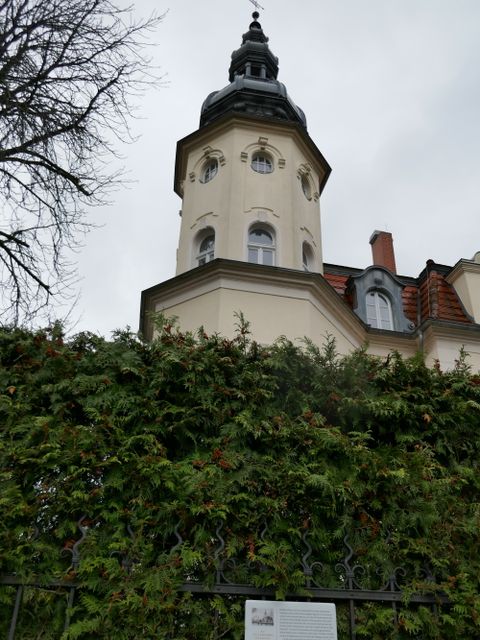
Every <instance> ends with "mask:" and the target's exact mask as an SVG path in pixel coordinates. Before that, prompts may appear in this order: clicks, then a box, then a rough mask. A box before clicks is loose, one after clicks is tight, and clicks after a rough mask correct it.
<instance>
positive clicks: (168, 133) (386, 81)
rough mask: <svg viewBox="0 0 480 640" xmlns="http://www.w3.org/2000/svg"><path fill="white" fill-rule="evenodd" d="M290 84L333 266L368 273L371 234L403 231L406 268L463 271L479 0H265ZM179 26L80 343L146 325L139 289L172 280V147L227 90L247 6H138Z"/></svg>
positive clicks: (476, 132)
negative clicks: (318, 163)
mask: <svg viewBox="0 0 480 640" xmlns="http://www.w3.org/2000/svg"><path fill="white" fill-rule="evenodd" d="M260 4H262V6H264V7H265V10H264V11H261V12H260V13H261V17H260V22H261V24H262V27H263V29H264V32H265V33H266V35H267V36H268V37H269V38H270V43H269V44H270V47H271V49H272V51H273V53H274V54H275V55H276V56H278V57H279V63H280V73H279V80H280V81H282V82H283V83H285V84H286V86H287V89H288V91H289V94H290V96H291V97H292V99H293V100H294V102H296V103H297V104H298V105H299V106H300V107H301V108H302V109H303V110H304V111H305V113H306V116H307V123H308V131H309V134H310V136H311V137H312V139H313V140H314V142H315V143H316V145H317V146H318V147H319V149H320V150H321V151H322V153H323V155H324V156H325V157H326V159H327V160H328V162H329V163H330V165H331V166H332V169H333V171H332V174H331V176H330V180H329V182H328V183H327V186H326V188H325V190H324V192H323V194H322V198H321V217H322V235H323V254H324V260H325V262H330V263H335V264H343V265H348V266H354V267H361V268H364V267H367V266H368V265H369V264H370V263H371V251H370V245H369V243H368V240H369V237H370V235H371V233H372V232H373V231H374V230H375V229H380V230H387V231H390V232H391V233H392V234H393V237H394V244H395V251H396V259H397V268H398V272H399V273H400V274H402V275H411V276H417V275H418V274H419V273H420V271H421V270H422V269H423V267H424V266H425V262H426V260H427V259H429V258H432V259H433V260H435V261H436V262H439V263H442V264H448V265H454V264H455V263H456V262H457V260H458V259H460V258H472V256H473V254H474V253H475V252H476V251H478V250H480V233H479V231H480V1H479V0H334V1H333V0H329V1H327V0H297V1H296V2H295V4H294V3H293V2H287V0H275V1H274V0H261V3H260ZM153 10H156V11H158V12H159V13H163V12H164V11H167V10H168V13H167V14H166V16H165V19H164V20H163V23H162V24H161V26H160V28H159V30H158V32H157V33H156V34H155V35H154V39H155V41H156V42H157V43H158V44H157V47H156V49H155V51H154V58H155V61H156V63H157V64H158V65H160V66H161V68H162V71H163V72H164V73H165V74H166V80H167V81H168V86H166V87H165V88H162V89H160V90H151V91H148V93H147V94H146V96H145V98H144V99H143V100H142V103H141V108H140V110H139V115H141V118H142V119H141V120H138V121H137V122H135V123H134V125H133V130H134V132H135V133H136V134H138V135H140V136H141V138H140V140H139V141H138V142H136V143H135V144H134V145H131V146H128V147H127V148H124V149H123V150H122V152H123V153H124V155H125V165H126V168H127V169H128V172H129V177H130V178H131V179H132V180H134V182H132V184H131V185H130V186H129V187H128V188H125V189H121V190H119V191H118V192H117V193H116V194H115V202H114V203H113V204H112V206H110V207H108V208H105V209H101V210H95V211H93V212H92V213H91V214H90V219H91V220H92V221H94V222H97V223H98V224H100V225H103V226H102V227H101V228H99V229H96V230H93V231H92V232H91V233H90V234H89V235H88V236H87V237H86V239H85V243H84V247H83V249H82V250H81V252H80V253H79V254H78V256H77V258H78V267H79V275H80V278H81V280H80V282H79V291H80V298H79V301H78V303H77V305H76V308H75V309H74V311H73V313H72V317H71V321H76V327H75V330H76V331H77V330H83V329H88V330H90V331H95V332H99V333H101V334H103V335H105V336H107V337H108V336H109V335H110V332H111V331H112V330H114V329H117V328H124V327H125V326H126V325H130V326H131V327H132V328H133V329H135V330H136V329H137V328H138V316H139V305H140V292H141V290H142V289H145V288H147V287H150V286H152V285H155V284H157V283H159V282H162V281H163V280H166V279H168V278H170V277H172V276H173V275H174V273H175V252H176V248H177V242H178V232H179V216H178V211H179V209H180V208H181V201H180V199H179V198H178V197H177V196H176V195H175V194H174V193H173V188H172V186H173V170H174V159H175V145H176V142H177V140H178V139H180V138H183V137H184V136H186V135H188V134H190V133H191V132H193V131H194V130H196V129H197V127H198V121H199V115H200V107H201V104H202V102H203V100H204V99H205V97H206V96H207V95H208V94H209V93H210V92H211V91H214V90H218V89H220V88H222V87H223V86H225V85H226V84H227V83H228V67H229V64H230V55H231V52H232V51H233V50H234V49H236V48H238V46H239V45H240V43H241V35H242V33H244V32H245V31H247V29H248V25H249V23H250V21H251V13H252V10H253V6H252V5H251V3H250V2H249V1H248V0H223V1H220V0H203V2H199V1H197V0H172V4H170V5H168V4H166V3H165V4H164V3H163V0H136V12H137V14H139V15H147V14H149V13H151V12H152V11H153Z"/></svg>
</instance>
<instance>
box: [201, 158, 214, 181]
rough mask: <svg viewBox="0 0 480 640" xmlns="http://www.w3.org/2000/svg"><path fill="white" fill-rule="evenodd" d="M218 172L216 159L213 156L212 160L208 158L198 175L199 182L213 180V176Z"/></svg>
mask: <svg viewBox="0 0 480 640" xmlns="http://www.w3.org/2000/svg"><path fill="white" fill-rule="evenodd" d="M217 173H218V161H217V160H216V159H215V158H213V159H212V160H208V162H207V163H206V164H205V165H204V167H203V169H202V175H201V177H200V182H202V183H204V184H205V183H206V182H210V180H213V179H214V177H215V176H216V175H217Z"/></svg>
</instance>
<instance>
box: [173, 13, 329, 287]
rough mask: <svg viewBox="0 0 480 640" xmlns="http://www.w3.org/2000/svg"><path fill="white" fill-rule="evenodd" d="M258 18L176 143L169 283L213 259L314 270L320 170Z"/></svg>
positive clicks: (318, 261)
mask: <svg viewBox="0 0 480 640" xmlns="http://www.w3.org/2000/svg"><path fill="white" fill-rule="evenodd" d="M258 17H259V14H258V13H257V12H255V13H254V14H253V19H254V20H253V22H252V23H251V24H250V27H249V30H248V31H247V33H245V34H244V35H243V38H242V45H241V47H240V48H239V49H237V50H236V51H234V52H233V54H232V60H231V65H230V69H229V84H228V85H227V86H226V87H224V88H223V89H221V90H220V91H215V92H213V93H211V94H210V95H209V96H208V97H207V99H206V100H205V102H204V103H203V106H202V109H201V117H200V127H199V129H198V130H197V131H195V132H194V133H192V134H191V135H189V136H187V137H186V138H184V139H183V140H180V142H179V143H178V145H177V158H176V172H175V191H176V193H177V194H178V195H179V196H180V197H181V198H182V225H181V231H180V241H179V247H178V255H177V275H178V274H181V273H184V272H186V271H188V270H190V269H192V268H195V267H197V266H201V265H203V264H205V263H206V262H208V261H210V260H212V259H214V258H223V259H229V260H238V261H245V262H252V263H258V264H263V265H268V266H278V267H284V268H287V269H307V270H309V271H316V272H322V247H321V233H320V207H319V196H320V193H321V191H322V189H323V187H324V185H325V183H326V181H327V178H328V175H329V173H330V167H329V166H328V164H327V162H326V161H325V159H324V158H323V156H322V154H321V153H320V151H319V150H318V149H317V147H316V146H315V144H314V143H313V141H312V139H311V138H310V136H309V135H308V133H307V123H306V118H305V115H304V113H303V111H302V110H301V109H300V108H299V107H298V106H297V105H295V103H294V102H293V101H292V100H291V98H290V97H289V95H288V93H287V90H286V88H285V85H284V84H282V83H281V82H279V81H278V80H277V76H278V59H277V58H276V57H275V56H274V55H273V53H272V52H271V50H270V48H269V46H268V38H267V37H266V36H265V34H264V32H263V30H262V27H261V25H260V23H259V22H258Z"/></svg>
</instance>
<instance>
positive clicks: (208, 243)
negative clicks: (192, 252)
mask: <svg viewBox="0 0 480 640" xmlns="http://www.w3.org/2000/svg"><path fill="white" fill-rule="evenodd" d="M214 257H215V233H214V232H213V231H212V232H211V233H209V234H208V235H206V236H204V237H203V240H201V242H200V244H199V246H198V254H197V266H201V265H202V264H206V263H207V262H210V260H213V258H214Z"/></svg>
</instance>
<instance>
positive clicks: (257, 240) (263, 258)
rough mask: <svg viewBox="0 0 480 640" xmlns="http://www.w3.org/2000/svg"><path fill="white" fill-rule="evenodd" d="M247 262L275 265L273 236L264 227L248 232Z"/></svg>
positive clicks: (253, 228)
mask: <svg viewBox="0 0 480 640" xmlns="http://www.w3.org/2000/svg"><path fill="white" fill-rule="evenodd" d="M248 261H249V262H255V263H256V264H266V265H270V266H273V265H274V264H275V235H274V233H273V231H271V230H270V229H266V228H265V227H252V228H251V229H250V231H249V232H248Z"/></svg>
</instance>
